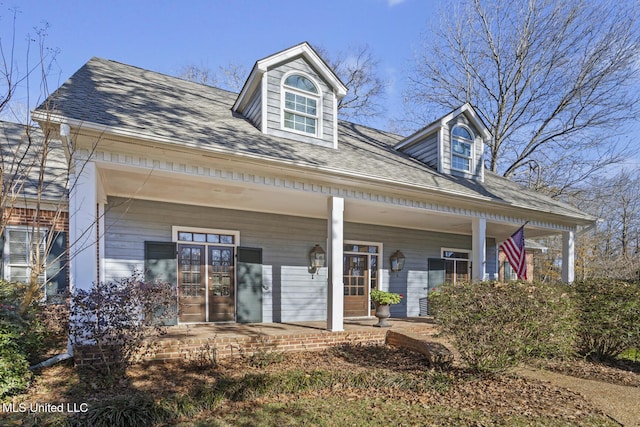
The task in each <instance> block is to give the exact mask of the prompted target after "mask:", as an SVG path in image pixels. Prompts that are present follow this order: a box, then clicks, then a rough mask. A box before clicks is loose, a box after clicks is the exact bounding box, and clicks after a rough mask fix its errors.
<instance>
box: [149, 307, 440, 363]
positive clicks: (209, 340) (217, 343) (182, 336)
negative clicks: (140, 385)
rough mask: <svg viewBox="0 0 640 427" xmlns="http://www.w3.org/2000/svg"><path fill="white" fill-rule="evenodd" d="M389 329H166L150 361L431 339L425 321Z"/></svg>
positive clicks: (359, 325) (305, 325) (350, 324)
mask: <svg viewBox="0 0 640 427" xmlns="http://www.w3.org/2000/svg"><path fill="white" fill-rule="evenodd" d="M388 321H389V323H390V324H391V325H392V326H391V327H390V328H377V327H374V326H373V325H374V324H376V323H377V322H378V319H376V318H361V319H345V321H344V331H340V332H332V331H328V330H327V329H326V326H327V323H326V321H317V322H292V323H247V324H243V323H223V324H220V323H215V324H185V325H178V326H172V327H170V328H169V331H168V333H167V334H165V335H164V336H162V337H161V338H159V339H157V341H156V344H157V348H156V352H155V355H154V356H153V357H152V358H151V359H154V360H168V359H181V358H182V359H187V358H189V357H193V356H197V354H198V352H204V351H211V350H212V349H215V353H216V356H217V357H218V358H225V357H234V356H242V355H247V354H253V353H255V352H258V351H305V350H306V351H309V350H322V349H325V348H328V347H331V346H334V345H339V344H342V343H351V344H383V343H385V340H386V335H387V331H389V330H393V331H394V332H413V333H417V334H420V335H425V336H427V335H434V334H436V333H437V326H436V324H435V322H434V321H433V318H431V317H409V318H391V319H389V320H388Z"/></svg>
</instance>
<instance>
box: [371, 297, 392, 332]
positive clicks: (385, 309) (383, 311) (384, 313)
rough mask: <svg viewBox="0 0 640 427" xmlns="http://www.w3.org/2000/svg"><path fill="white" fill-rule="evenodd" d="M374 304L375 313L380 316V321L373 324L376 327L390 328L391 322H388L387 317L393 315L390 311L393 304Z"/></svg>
mask: <svg viewBox="0 0 640 427" xmlns="http://www.w3.org/2000/svg"><path fill="white" fill-rule="evenodd" d="M374 304H375V306H376V313H375V315H376V317H377V318H378V323H376V324H375V325H373V326H375V327H376V328H390V327H391V324H389V323H387V319H388V318H389V316H391V313H390V312H389V308H390V307H391V305H389V304H378V303H377V302H376V303H374Z"/></svg>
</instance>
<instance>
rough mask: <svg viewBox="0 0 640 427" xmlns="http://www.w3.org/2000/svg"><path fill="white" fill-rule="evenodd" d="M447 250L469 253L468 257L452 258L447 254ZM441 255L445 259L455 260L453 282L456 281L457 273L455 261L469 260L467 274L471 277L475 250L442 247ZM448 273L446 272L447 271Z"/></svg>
mask: <svg viewBox="0 0 640 427" xmlns="http://www.w3.org/2000/svg"><path fill="white" fill-rule="evenodd" d="M445 252H458V253H465V254H468V256H469V257H468V258H451V257H447V256H445ZM440 257H441V258H442V259H444V260H448V261H454V275H453V283H454V284H455V283H456V279H457V274H458V272H457V271H456V264H455V261H467V263H468V264H467V265H468V267H467V276H468V277H471V261H472V260H473V252H472V251H471V250H469V249H460V248H441V249H440ZM445 274H446V273H445Z"/></svg>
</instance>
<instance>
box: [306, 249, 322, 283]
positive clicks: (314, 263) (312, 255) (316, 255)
mask: <svg viewBox="0 0 640 427" xmlns="http://www.w3.org/2000/svg"><path fill="white" fill-rule="evenodd" d="M324 265H325V252H324V249H322V248H321V247H320V245H315V246H314V247H313V249H311V252H309V272H310V273H311V274H312V275H313V274H316V273H318V270H320V267H324ZM312 278H313V276H312Z"/></svg>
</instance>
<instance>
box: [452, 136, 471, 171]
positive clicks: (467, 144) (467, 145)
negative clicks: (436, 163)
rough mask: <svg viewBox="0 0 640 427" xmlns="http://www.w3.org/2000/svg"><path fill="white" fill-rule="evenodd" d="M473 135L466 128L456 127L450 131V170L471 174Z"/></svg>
mask: <svg viewBox="0 0 640 427" xmlns="http://www.w3.org/2000/svg"><path fill="white" fill-rule="evenodd" d="M472 156H473V134H472V133H471V131H470V130H469V129H467V128H466V127H463V126H460V125H456V126H454V127H453V129H452V130H451V168H452V169H456V170H459V171H463V172H471V164H472V162H471V161H472Z"/></svg>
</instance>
